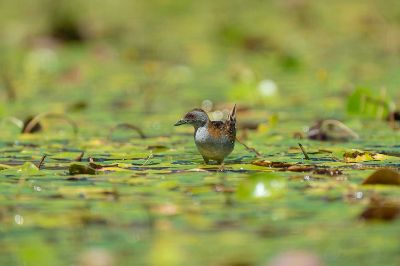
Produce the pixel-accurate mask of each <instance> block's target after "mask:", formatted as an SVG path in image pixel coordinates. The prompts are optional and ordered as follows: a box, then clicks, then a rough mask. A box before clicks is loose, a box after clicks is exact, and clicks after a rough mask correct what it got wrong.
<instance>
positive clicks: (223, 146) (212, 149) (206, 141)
mask: <svg viewBox="0 0 400 266" xmlns="http://www.w3.org/2000/svg"><path fill="white" fill-rule="evenodd" d="M194 139H195V143H196V146H197V148H198V150H199V152H200V153H201V154H202V155H203V156H205V157H207V158H211V159H214V158H215V159H219V158H224V157H226V156H227V155H228V154H230V153H231V152H232V150H233V147H234V144H235V143H234V141H232V140H231V139H230V138H229V137H228V136H225V135H220V136H215V135H212V134H210V133H209V131H208V129H207V128H206V127H200V128H198V129H197V130H196V132H195V135H194Z"/></svg>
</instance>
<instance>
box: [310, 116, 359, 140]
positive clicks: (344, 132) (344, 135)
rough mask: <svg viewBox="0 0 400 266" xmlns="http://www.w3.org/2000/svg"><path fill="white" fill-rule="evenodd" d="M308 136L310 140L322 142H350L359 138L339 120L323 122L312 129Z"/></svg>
mask: <svg viewBox="0 0 400 266" xmlns="http://www.w3.org/2000/svg"><path fill="white" fill-rule="evenodd" d="M307 136H308V138H309V139H313V140H322V141H350V140H357V139H359V136H358V134H357V133H355V132H354V131H353V130H351V129H350V128H349V127H347V126H346V125H345V124H343V123H342V122H340V121H339V120H322V121H318V122H317V123H316V124H315V125H313V126H312V127H310V129H309V131H308V133H307Z"/></svg>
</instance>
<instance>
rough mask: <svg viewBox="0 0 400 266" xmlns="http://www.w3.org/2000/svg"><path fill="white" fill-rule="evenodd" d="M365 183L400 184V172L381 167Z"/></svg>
mask: <svg viewBox="0 0 400 266" xmlns="http://www.w3.org/2000/svg"><path fill="white" fill-rule="evenodd" d="M362 184H363V185H376V184H382V185H397V186H400V174H399V173H398V172H396V171H394V170H391V169H379V170H377V171H376V172H374V173H373V174H372V175H370V176H369V177H368V178H367V179H365V180H364V182H363V183H362Z"/></svg>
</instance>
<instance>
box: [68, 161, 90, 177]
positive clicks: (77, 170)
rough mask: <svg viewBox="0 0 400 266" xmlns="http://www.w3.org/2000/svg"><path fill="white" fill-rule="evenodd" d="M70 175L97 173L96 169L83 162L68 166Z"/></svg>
mask: <svg viewBox="0 0 400 266" xmlns="http://www.w3.org/2000/svg"><path fill="white" fill-rule="evenodd" d="M68 171H69V174H70V175H95V174H96V169H94V168H92V167H90V166H88V165H83V164H75V163H74V164H71V165H70V166H69V168H68Z"/></svg>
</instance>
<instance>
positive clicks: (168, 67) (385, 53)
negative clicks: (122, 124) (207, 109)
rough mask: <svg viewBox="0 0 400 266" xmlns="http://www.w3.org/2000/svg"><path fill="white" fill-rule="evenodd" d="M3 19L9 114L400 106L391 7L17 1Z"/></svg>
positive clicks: (0, 11)
mask: <svg viewBox="0 0 400 266" xmlns="http://www.w3.org/2000/svg"><path fill="white" fill-rule="evenodd" d="M0 18H1V25H2V27H1V29H0V38H1V44H0V45H1V46H0V49H1V55H0V62H1V70H2V71H1V72H2V77H3V78H2V81H3V82H2V83H1V87H2V90H1V91H0V93H1V101H2V105H3V106H4V105H5V106H6V108H3V109H6V110H2V113H8V114H10V112H11V113H13V114H15V112H14V108H16V110H17V111H18V113H21V114H23V115H26V113H39V112H42V111H53V110H55V111H63V109H65V108H67V107H68V104H70V105H74V104H76V103H77V102H81V103H82V102H84V103H85V104H87V105H88V106H89V107H90V108H89V110H91V111H94V112H95V113H96V112H98V111H99V110H107V111H110V112H114V113H115V112H117V111H118V110H119V111H121V112H122V113H127V112H136V113H137V112H140V113H144V114H147V115H151V114H154V113H164V114H165V113H171V112H175V111H176V110H177V109H178V110H179V112H182V111H184V110H187V109H188V108H193V107H199V106H200V105H201V102H202V101H203V100H206V99H208V100H211V101H212V102H215V103H220V102H230V103H232V102H237V103H239V104H245V105H250V106H261V107H268V108H270V109H272V110H273V108H277V107H279V108H281V110H282V108H285V107H286V108H290V107H293V106H294V105H295V106H296V109H298V108H301V109H304V110H313V111H315V110H319V111H321V112H324V113H325V114H326V115H327V116H332V115H340V114H341V111H343V110H344V108H343V107H344V105H343V104H344V103H343V102H344V101H343V99H345V96H346V95H348V94H349V93H350V91H351V90H352V89H353V88H354V87H355V86H367V87H369V88H371V89H373V90H376V91H378V90H380V89H381V88H382V87H384V88H385V89H386V90H387V91H388V92H389V93H390V94H391V96H392V97H397V98H398V97H399V96H400V95H399V94H400V90H398V83H399V79H400V76H399V75H398V71H399V58H400V57H399V53H400V31H399V25H400V4H399V2H398V1H396V0H388V1H361V0H360V1H341V0H338V1H307V0H279V1H278V0H277V1H167V0H165V1H158V0H156V1H74V0H72V1H42V0H37V1H23V0H16V1H1V3H0ZM263 81H264V82H263ZM7 90H8V91H9V92H8V94H7ZM10 90H12V91H13V92H10ZM7 96H8V97H7ZM172 96H173V100H172V99H171V100H169V99H168V98H169V97H172ZM10 97H11V98H15V99H16V100H15V101H14V103H12V104H11V105H10V104H9V103H10V101H9V100H8V99H9V98H10ZM36 101H40V104H37V105H36V104H34V103H35V102H36ZM295 113H296V112H295ZM175 114H176V113H175ZM314 114H316V112H314ZM104 115H106V114H104ZM302 115H303V114H302ZM114 118H115V119H117V120H118V119H122V120H126V119H125V117H121V116H119V114H116V116H115V117H114ZM106 120H108V119H106ZM171 121H172V120H171ZM168 122H170V121H168Z"/></svg>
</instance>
